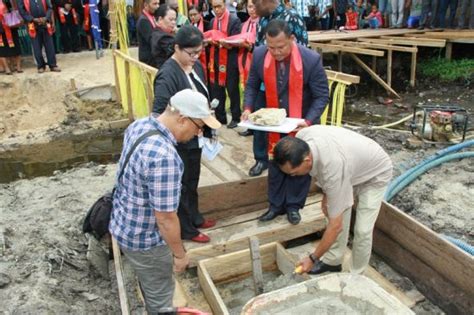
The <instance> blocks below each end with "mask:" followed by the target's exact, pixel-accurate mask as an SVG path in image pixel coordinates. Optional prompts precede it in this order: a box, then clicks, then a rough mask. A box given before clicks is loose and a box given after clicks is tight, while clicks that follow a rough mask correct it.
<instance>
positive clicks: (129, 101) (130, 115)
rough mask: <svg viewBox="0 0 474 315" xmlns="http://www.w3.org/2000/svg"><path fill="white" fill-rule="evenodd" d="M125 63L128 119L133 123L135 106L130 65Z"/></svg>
mask: <svg viewBox="0 0 474 315" xmlns="http://www.w3.org/2000/svg"><path fill="white" fill-rule="evenodd" d="M124 61H125V88H126V91H127V93H126V95H127V108H128V119H129V120H130V122H132V121H133V104H132V84H131V82H130V63H129V62H128V61H127V60H124Z"/></svg>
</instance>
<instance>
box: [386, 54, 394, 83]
mask: <svg viewBox="0 0 474 315" xmlns="http://www.w3.org/2000/svg"><path fill="white" fill-rule="evenodd" d="M392 55H393V51H391V50H388V51H387V84H388V85H389V86H392Z"/></svg>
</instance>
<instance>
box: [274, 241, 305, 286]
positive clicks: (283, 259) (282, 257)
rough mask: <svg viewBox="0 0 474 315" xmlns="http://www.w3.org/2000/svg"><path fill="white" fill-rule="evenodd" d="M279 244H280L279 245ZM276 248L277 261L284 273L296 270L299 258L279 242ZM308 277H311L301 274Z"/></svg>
mask: <svg viewBox="0 0 474 315" xmlns="http://www.w3.org/2000/svg"><path fill="white" fill-rule="evenodd" d="M278 245H279V246H278ZM278 245H277V248H276V250H277V251H276V262H277V266H278V269H279V270H280V271H281V273H282V274H284V275H287V274H292V273H293V272H294V271H295V267H296V263H297V262H298V261H297V259H295V257H294V256H293V255H291V254H290V253H288V251H287V250H286V249H284V248H283V246H281V245H280V244H279V243H278ZM301 276H303V277H305V278H307V279H310V277H309V276H308V275H301Z"/></svg>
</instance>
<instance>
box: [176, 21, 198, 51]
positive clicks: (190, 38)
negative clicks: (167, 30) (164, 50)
mask: <svg viewBox="0 0 474 315" xmlns="http://www.w3.org/2000/svg"><path fill="white" fill-rule="evenodd" d="M203 39H204V37H203V36H202V33H201V31H200V30H199V29H198V28H197V27H195V26H192V25H183V26H181V27H180V29H179V31H178V32H177V33H176V36H175V37H174V43H175V44H176V45H178V47H179V49H183V48H192V47H197V46H200V45H202V41H203Z"/></svg>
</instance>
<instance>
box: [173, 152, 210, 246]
mask: <svg viewBox="0 0 474 315" xmlns="http://www.w3.org/2000/svg"><path fill="white" fill-rule="evenodd" d="M201 153H202V150H201V149H199V148H196V149H180V148H178V154H179V156H180V157H181V159H182V160H183V163H184V173H183V178H182V179H181V185H182V187H181V198H180V200H179V207H178V217H179V223H180V225H181V238H182V239H191V238H193V237H195V236H197V235H198V234H199V230H198V229H197V226H199V225H201V224H202V223H203V222H204V218H203V217H202V215H201V214H200V213H199V205H198V193H197V188H198V184H199V176H200V175H201Z"/></svg>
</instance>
